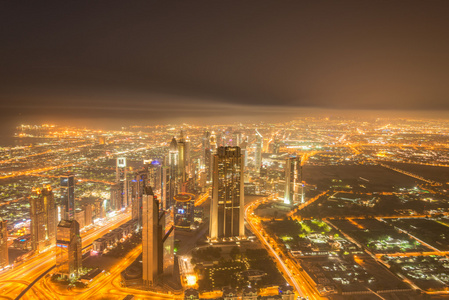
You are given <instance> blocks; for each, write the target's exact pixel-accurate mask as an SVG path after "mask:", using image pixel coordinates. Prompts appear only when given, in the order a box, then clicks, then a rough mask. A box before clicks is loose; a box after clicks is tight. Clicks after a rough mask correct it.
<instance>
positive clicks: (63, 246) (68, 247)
mask: <svg viewBox="0 0 449 300" xmlns="http://www.w3.org/2000/svg"><path fill="white" fill-rule="evenodd" d="M81 250H82V247H81V235H80V226H79V224H78V222H77V221H75V220H62V221H61V222H59V224H58V228H57V236H56V272H57V274H60V275H62V276H63V277H66V278H72V277H78V276H79V275H80V271H81V264H82V255H81V254H82V253H81Z"/></svg>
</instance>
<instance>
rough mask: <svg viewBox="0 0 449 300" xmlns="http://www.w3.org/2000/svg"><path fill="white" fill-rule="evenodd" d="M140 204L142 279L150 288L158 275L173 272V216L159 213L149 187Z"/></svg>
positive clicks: (146, 188) (167, 213) (163, 212)
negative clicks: (141, 207) (141, 221)
mask: <svg viewBox="0 0 449 300" xmlns="http://www.w3.org/2000/svg"><path fill="white" fill-rule="evenodd" d="M142 204H143V214H142V217H143V226H142V265H143V275H142V278H143V284H144V285H145V286H152V285H154V283H155V281H156V279H157V278H158V276H159V275H162V274H167V275H168V274H171V272H173V262H174V256H173V248H174V235H173V229H174V227H173V215H172V214H171V213H170V212H171V210H168V211H162V212H160V211H159V201H158V200H157V199H156V197H155V196H154V194H153V190H152V189H151V187H149V186H146V187H145V189H144V194H143V196H142Z"/></svg>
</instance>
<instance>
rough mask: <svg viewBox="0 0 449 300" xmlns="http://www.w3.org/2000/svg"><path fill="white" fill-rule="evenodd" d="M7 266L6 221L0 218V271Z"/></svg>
mask: <svg viewBox="0 0 449 300" xmlns="http://www.w3.org/2000/svg"><path fill="white" fill-rule="evenodd" d="M8 265H9V258H8V229H7V227H6V221H3V220H2V218H0V270H1V269H3V268H4V267H6V266H8Z"/></svg>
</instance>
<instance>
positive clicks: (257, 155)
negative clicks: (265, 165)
mask: <svg viewBox="0 0 449 300" xmlns="http://www.w3.org/2000/svg"><path fill="white" fill-rule="evenodd" d="M262 149H263V136H262V135H261V134H260V133H259V131H258V130H257V129H256V149H255V152H254V164H255V167H256V172H257V173H260V167H261V165H262Z"/></svg>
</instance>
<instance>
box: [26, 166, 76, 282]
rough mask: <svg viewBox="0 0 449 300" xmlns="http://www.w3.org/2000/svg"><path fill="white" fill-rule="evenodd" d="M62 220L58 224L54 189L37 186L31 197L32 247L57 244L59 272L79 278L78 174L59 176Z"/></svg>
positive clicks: (62, 274) (38, 249) (57, 270)
mask: <svg viewBox="0 0 449 300" xmlns="http://www.w3.org/2000/svg"><path fill="white" fill-rule="evenodd" d="M60 182H61V184H60V190H61V205H60V206H59V209H60V210H61V220H60V221H59V223H58V213H57V206H56V203H55V199H54V195H53V191H52V188H51V187H50V186H49V185H47V186H44V187H43V188H34V189H33V190H32V194H31V197H30V215H31V228H30V231H31V247H32V250H34V251H35V252H37V253H39V252H42V251H45V250H46V249H48V248H50V247H53V246H56V273H57V274H59V275H61V276H62V277H67V278H71V277H78V276H79V275H80V272H81V263H82V259H81V251H82V247H81V235H80V226H79V224H78V222H77V221H76V220H75V219H74V210H75V177H74V175H73V174H70V173H68V174H64V175H62V176H61V177H60Z"/></svg>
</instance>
